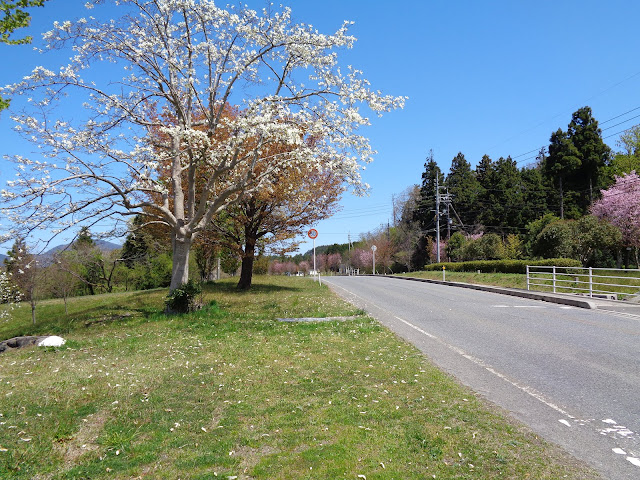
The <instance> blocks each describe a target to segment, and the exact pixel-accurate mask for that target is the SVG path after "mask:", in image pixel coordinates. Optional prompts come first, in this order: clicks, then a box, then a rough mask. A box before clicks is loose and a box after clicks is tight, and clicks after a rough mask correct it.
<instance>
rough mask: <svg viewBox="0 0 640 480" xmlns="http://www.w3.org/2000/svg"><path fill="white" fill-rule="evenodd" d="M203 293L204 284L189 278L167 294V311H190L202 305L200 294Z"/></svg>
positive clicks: (165, 302)
mask: <svg viewBox="0 0 640 480" xmlns="http://www.w3.org/2000/svg"><path fill="white" fill-rule="evenodd" d="M201 293H202V286H201V285H200V284H199V283H197V282H194V281H193V280H189V281H188V282H187V283H185V284H183V285H181V286H180V287H178V288H176V289H175V290H173V291H172V292H170V293H169V295H167V298H166V299H165V301H164V304H165V308H166V312H167V313H189V312H193V311H195V310H198V309H199V308H200V307H201V301H200V299H199V298H198V295H200V294H201Z"/></svg>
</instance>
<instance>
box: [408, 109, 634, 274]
mask: <svg viewBox="0 0 640 480" xmlns="http://www.w3.org/2000/svg"><path fill="white" fill-rule="evenodd" d="M619 146H620V147H622V150H621V151H620V152H617V153H615V154H614V153H613V152H612V151H611V149H610V148H609V147H608V146H607V145H606V144H605V143H604V141H603V139H602V131H601V129H600V127H599V125H598V121H597V120H596V119H595V118H594V117H593V115H592V111H591V108H589V107H583V108H581V109H579V110H578V111H576V112H575V113H574V114H573V115H572V118H571V121H570V123H569V125H568V127H567V130H566V131H564V130H562V129H558V130H557V131H555V132H553V133H552V134H551V137H550V144H549V147H548V149H546V148H542V149H541V150H540V152H539V153H538V155H537V157H536V162H535V163H534V164H532V165H528V166H526V167H523V168H519V167H518V164H517V162H516V161H515V160H514V159H512V158H511V157H506V158H504V157H500V158H499V159H498V160H495V161H494V160H492V159H491V158H490V157H489V156H487V155H485V156H483V157H482V159H481V160H480V162H479V163H478V165H477V166H476V168H475V169H472V167H471V164H470V163H469V162H468V161H467V159H466V158H465V156H464V155H463V154H462V153H458V155H456V157H455V158H454V159H453V160H452V162H451V168H450V171H449V172H448V174H447V175H446V176H445V175H444V173H443V172H442V171H441V169H440V167H439V166H438V164H437V162H436V161H435V159H434V158H433V153H432V152H431V153H430V155H429V156H428V158H427V161H426V163H425V169H424V172H423V173H422V183H421V185H420V186H419V189H417V190H414V191H413V192H412V194H411V198H410V199H409V200H407V201H406V205H408V208H405V210H404V212H403V215H402V216H401V221H400V224H399V226H400V227H402V228H403V229H405V230H407V231H408V232H412V233H407V234H406V235H405V237H406V236H407V235H409V237H411V238H410V239H411V241H412V242H413V249H412V260H411V262H410V268H421V267H422V265H424V264H425V263H428V262H430V261H431V260H432V259H431V258H430V253H431V251H432V246H433V244H434V238H435V230H436V221H435V211H436V192H438V193H439V194H440V199H441V200H442V201H441V205H440V208H441V215H442V217H443V219H446V218H449V219H450V221H451V223H450V224H448V223H447V221H443V222H441V231H440V236H441V238H442V239H447V238H448V237H449V235H451V234H452V233H454V232H460V233H464V234H465V235H466V236H467V238H470V239H473V236H474V235H475V236H479V235H480V234H483V233H484V234H488V233H493V234H496V235H498V237H497V238H502V240H503V243H504V244H505V245H504V246H505V247H507V250H508V249H509V246H508V245H507V244H508V243H509V242H511V246H512V247H513V245H514V242H519V243H521V244H522V248H520V250H521V252H520V254H519V256H522V255H528V256H533V257H535V256H538V257H540V256H554V255H553V254H554V252H555V253H557V252H558V250H562V251H565V252H567V251H568V250H571V248H569V246H567V245H565V246H564V247H562V248H560V247H557V248H556V247H554V248H550V247H549V248H548V249H547V250H546V251H545V249H544V248H541V246H540V245H542V244H540V245H538V248H537V249H536V248H533V244H534V243H535V241H536V238H532V232H535V234H536V235H538V234H540V233H541V230H542V229H538V227H539V226H542V227H543V228H544V227H546V226H547V225H549V224H550V223H554V222H555V221H565V224H566V225H567V226H566V227H558V225H556V226H555V227H554V228H556V229H558V228H560V229H562V231H563V232H565V234H564V238H566V239H569V238H571V239H572V240H567V242H569V243H572V242H573V244H574V246H575V244H580V243H581V242H580V241H576V238H578V237H580V235H582V234H578V233H576V232H584V231H585V228H587V227H588V226H591V227H589V228H600V227H599V226H598V225H597V222H593V221H589V220H584V221H582V223H580V224H576V225H573V224H572V223H571V221H574V220H578V219H582V218H583V217H585V216H588V215H590V214H593V215H595V216H597V217H598V218H600V219H602V220H603V221H606V222H608V223H609V224H610V225H612V226H613V227H614V229H617V230H620V231H619V232H618V234H617V235H616V234H614V233H611V232H609V233H607V234H606V235H605V234H603V235H600V239H601V240H602V241H603V242H604V241H605V239H609V240H611V241H610V242H609V243H611V242H613V241H614V239H615V238H618V237H619V238H620V240H619V241H618V245H617V253H616V252H614V253H613V255H614V257H615V256H616V255H617V256H618V260H617V261H618V263H620V260H619V254H620V252H621V250H624V251H625V252H626V254H627V259H626V260H625V264H628V253H629V251H630V249H634V248H635V249H637V247H639V246H640V235H638V232H640V212H639V211H638V209H640V206H639V202H638V196H639V195H640V182H639V181H638V178H637V175H635V173H634V171H636V170H638V171H640V127H637V126H636V127H633V128H631V129H629V130H628V131H627V132H625V133H624V134H623V135H622V136H621V138H620V141H619ZM445 192H446V193H445ZM566 222H568V223H566ZM569 225H570V226H569ZM587 230H588V229H587ZM569 231H571V232H573V233H572V234H569V233H567V232H569ZM559 232H560V230H557V231H556V234H558V235H559ZM546 234H547V240H548V239H549V235H550V232H549V231H547V232H546ZM576 235H577V236H578V237H576ZM612 235H613V236H612ZM581 238H584V236H583V237H581ZM454 240H455V242H459V241H460V237H459V236H458V237H456V238H455V239H454ZM557 241H558V242H559V240H557ZM444 243H445V242H444V241H443V252H444V251H445V250H446V248H445V247H446V245H444ZM485 243H487V240H485ZM605 243H606V242H605ZM602 248H605V247H602ZM511 250H513V248H511ZM605 250H614V251H615V250H616V249H615V248H614V249H611V248H609V247H606V248H605ZM572 252H573V253H572V254H571V256H574V257H575V258H579V259H583V260H584V259H585V258H589V259H591V260H590V262H591V263H593V261H595V260H593V259H594V258H596V257H594V256H593V255H592V254H590V253H585V252H578V251H575V250H573V251H572ZM403 254H404V255H405V256H406V251H403ZM442 257H443V258H446V257H450V255H447V254H443V255H442ZM605 257H607V255H604V256H601V257H600V258H599V260H598V262H600V263H602V262H604V263H605V264H607V265H610V264H611V258H610V256H609V257H608V258H609V259H608V260H607V259H605ZM403 263H404V262H403Z"/></svg>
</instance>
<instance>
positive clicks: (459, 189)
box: [445, 152, 479, 225]
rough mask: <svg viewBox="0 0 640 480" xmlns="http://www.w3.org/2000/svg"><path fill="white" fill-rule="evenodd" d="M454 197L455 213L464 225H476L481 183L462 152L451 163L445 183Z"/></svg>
mask: <svg viewBox="0 0 640 480" xmlns="http://www.w3.org/2000/svg"><path fill="white" fill-rule="evenodd" d="M445 185H446V186H447V190H448V192H449V194H451V197H452V203H453V205H454V207H455V211H456V213H457V214H458V216H459V217H460V220H461V221H462V223H463V224H464V225H470V224H472V223H475V220H476V218H477V217H478V214H479V210H478V208H477V203H476V201H477V199H478V193H479V183H478V180H477V179H476V176H475V174H474V172H473V170H471V164H470V163H469V162H468V161H467V159H466V158H465V157H464V155H463V154H462V153H461V152H460V153H458V154H457V155H456V156H455V157H454V158H453V160H452V161H451V169H450V170H449V175H447V179H446V181H445Z"/></svg>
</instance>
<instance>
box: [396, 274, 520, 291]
mask: <svg viewBox="0 0 640 480" xmlns="http://www.w3.org/2000/svg"><path fill="white" fill-rule="evenodd" d="M399 276H404V277H415V278H428V279H431V280H442V272H441V271H438V272H427V271H420V272H410V273H402V274H399ZM445 279H446V280H447V281H449V282H462V283H472V284H477V285H494V286H496V287H506V288H527V276H526V275H522V274H518V273H475V272H445Z"/></svg>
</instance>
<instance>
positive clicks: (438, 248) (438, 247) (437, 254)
mask: <svg viewBox="0 0 640 480" xmlns="http://www.w3.org/2000/svg"><path fill="white" fill-rule="evenodd" d="M438 181H439V178H438V175H437V174H436V263H440V185H439V184H438Z"/></svg>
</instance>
